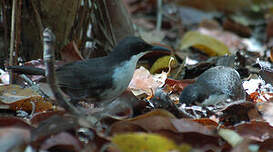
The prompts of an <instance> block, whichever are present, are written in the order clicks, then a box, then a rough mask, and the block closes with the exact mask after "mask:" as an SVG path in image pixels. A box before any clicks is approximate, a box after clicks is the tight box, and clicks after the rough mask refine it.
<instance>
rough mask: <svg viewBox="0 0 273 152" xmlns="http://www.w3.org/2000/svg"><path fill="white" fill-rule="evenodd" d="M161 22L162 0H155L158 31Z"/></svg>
mask: <svg viewBox="0 0 273 152" xmlns="http://www.w3.org/2000/svg"><path fill="white" fill-rule="evenodd" d="M161 24H162V0H157V21H156V31H157V32H159V31H160V29H161Z"/></svg>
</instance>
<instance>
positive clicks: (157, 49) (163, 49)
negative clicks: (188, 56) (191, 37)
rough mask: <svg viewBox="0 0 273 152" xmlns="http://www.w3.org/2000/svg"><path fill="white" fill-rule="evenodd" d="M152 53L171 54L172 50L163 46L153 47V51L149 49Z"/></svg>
mask: <svg viewBox="0 0 273 152" xmlns="http://www.w3.org/2000/svg"><path fill="white" fill-rule="evenodd" d="M149 50H151V51H159V52H161V51H162V52H167V53H171V50H170V49H168V48H165V47H162V46H153V47H152V48H151V49H149Z"/></svg>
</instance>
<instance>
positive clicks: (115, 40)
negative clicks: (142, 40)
mask: <svg viewBox="0 0 273 152" xmlns="http://www.w3.org/2000/svg"><path fill="white" fill-rule="evenodd" d="M107 2H108V3H109V4H111V5H113V3H117V2H116V1H112V2H110V1H107ZM120 3H121V1H120ZM103 4H104V8H105V14H106V18H107V20H108V24H109V27H110V32H111V35H112V40H113V41H114V44H115V45H116V44H117V39H116V35H115V34H114V28H113V25H112V24H113V22H112V20H111V18H110V15H109V9H108V8H107V3H106V2H105V0H103ZM104 25H105V24H104Z"/></svg>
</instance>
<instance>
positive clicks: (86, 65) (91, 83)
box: [56, 58, 112, 89]
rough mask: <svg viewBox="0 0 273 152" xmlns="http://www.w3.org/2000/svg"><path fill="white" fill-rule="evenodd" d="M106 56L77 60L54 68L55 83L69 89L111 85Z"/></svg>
mask: <svg viewBox="0 0 273 152" xmlns="http://www.w3.org/2000/svg"><path fill="white" fill-rule="evenodd" d="M106 62H108V61H107V58H98V59H91V60H86V61H78V62H76V63H73V64H66V65H64V66H62V67H60V68H59V69H57V70H56V75H57V83H58V85H60V86H61V87H64V88H71V89H92V88H93V89H96V88H98V89H100V88H105V87H107V86H108V87H109V86H110V85H112V81H111V79H109V78H108V77H107V75H108V76H109V75H111V70H108V68H107V67H106V65H109V64H105V63H106Z"/></svg>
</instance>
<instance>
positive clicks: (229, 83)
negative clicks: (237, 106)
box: [179, 66, 245, 106]
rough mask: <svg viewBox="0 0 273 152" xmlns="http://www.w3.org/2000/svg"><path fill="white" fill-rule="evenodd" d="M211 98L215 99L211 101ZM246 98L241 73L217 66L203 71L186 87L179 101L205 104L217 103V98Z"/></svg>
mask: <svg viewBox="0 0 273 152" xmlns="http://www.w3.org/2000/svg"><path fill="white" fill-rule="evenodd" d="M209 99H211V100H214V101H209ZM220 99H224V100H225V99H232V100H243V99H245V91H244V88H243V86H242V83H241V79H240V75H239V73H238V72H237V71H236V70H235V69H233V68H231V67H225V66H216V67H213V68H210V69H208V70H206V71H205V72H204V73H202V74H201V75H200V76H199V77H198V78H197V80H196V81H195V83H193V84H190V85H188V86H186V87H185V89H184V90H183V91H182V93H181V95H180V97H179V102H180V103H185V104H186V105H191V104H201V105H204V106H207V105H214V104H217V102H219V101H217V100H220Z"/></svg>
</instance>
